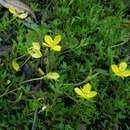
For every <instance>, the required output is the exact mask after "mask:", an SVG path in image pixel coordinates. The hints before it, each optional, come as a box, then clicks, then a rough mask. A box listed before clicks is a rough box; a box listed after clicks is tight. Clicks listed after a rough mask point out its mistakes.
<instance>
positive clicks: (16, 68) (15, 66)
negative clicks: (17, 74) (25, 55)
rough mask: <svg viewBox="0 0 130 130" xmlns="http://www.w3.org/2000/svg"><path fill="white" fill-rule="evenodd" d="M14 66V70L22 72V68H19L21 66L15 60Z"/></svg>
mask: <svg viewBox="0 0 130 130" xmlns="http://www.w3.org/2000/svg"><path fill="white" fill-rule="evenodd" d="M12 66H13V68H14V69H15V70H16V71H19V70H20V66H19V64H18V63H17V61H16V60H13V61H12Z"/></svg>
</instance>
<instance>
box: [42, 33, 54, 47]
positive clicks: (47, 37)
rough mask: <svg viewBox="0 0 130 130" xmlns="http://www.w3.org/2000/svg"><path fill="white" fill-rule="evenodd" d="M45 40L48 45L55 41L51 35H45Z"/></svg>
mask: <svg viewBox="0 0 130 130" xmlns="http://www.w3.org/2000/svg"><path fill="white" fill-rule="evenodd" d="M44 40H45V42H46V43H47V44H48V45H51V44H52V43H53V40H52V38H51V36H49V35H45V37H44Z"/></svg>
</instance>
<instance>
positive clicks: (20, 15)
mask: <svg viewBox="0 0 130 130" xmlns="http://www.w3.org/2000/svg"><path fill="white" fill-rule="evenodd" d="M27 16H28V13H22V14H17V17H19V18H20V19H25V18H26V17H27Z"/></svg>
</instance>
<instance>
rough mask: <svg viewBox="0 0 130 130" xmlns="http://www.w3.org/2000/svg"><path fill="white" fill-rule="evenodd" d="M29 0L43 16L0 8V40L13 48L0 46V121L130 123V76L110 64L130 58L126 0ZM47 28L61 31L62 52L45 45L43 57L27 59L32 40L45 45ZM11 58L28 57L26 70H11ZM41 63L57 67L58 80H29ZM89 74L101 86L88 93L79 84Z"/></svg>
mask: <svg viewBox="0 0 130 130" xmlns="http://www.w3.org/2000/svg"><path fill="white" fill-rule="evenodd" d="M25 2H26V3H27V4H28V5H30V6H31V8H32V10H33V11H35V13H36V16H37V18H38V23H35V22H33V21H32V20H31V18H27V19H26V20H20V19H14V18H13V16H12V15H11V14H10V13H9V12H8V11H7V10H5V9H3V8H2V9H0V18H1V19H0V48H1V46H4V45H9V46H11V51H10V52H7V53H4V54H2V56H1V52H0V112H1V116H0V129H10V130H20V129H23V130H30V129H32V130H33V129H39V130H48V129H51V130H79V129H81V127H82V126H85V128H86V129H90V130H113V129H117V128H118V129H124V130H128V129H130V126H129V122H130V112H129V110H130V85H129V84H130V82H129V78H125V79H121V78H120V77H117V76H115V75H114V74H113V72H112V71H111V69H110V66H111V64H112V63H116V64H118V63H120V62H121V61H126V62H127V63H128V65H129V63H130V58H129V55H130V48H129V31H130V29H129V28H130V25H129V24H127V22H128V19H127V17H126V15H125V12H124V10H125V5H123V3H122V2H120V1H118V0H109V1H108V0H102V1H100V0H69V1H68V0H57V1H56V0H46V1H44V2H43V3H42V2H40V1H38V0H27V1H25ZM46 34H49V35H51V36H52V37H55V36H56V35H58V34H60V35H61V36H62V41H61V42H60V45H61V47H62V50H61V52H54V51H51V50H50V49H48V50H49V51H48V50H47V49H46V48H45V47H44V46H42V49H41V52H42V54H43V57H42V58H40V59H34V58H32V57H31V58H30V59H29V60H27V58H28V57H29V55H28V52H27V49H28V48H30V47H31V45H32V42H39V43H40V45H42V42H43V41H44V36H45V35H46ZM21 56H22V57H21ZM13 59H17V62H18V63H19V64H20V65H23V66H22V67H21V71H19V72H15V71H14V70H13V68H12V65H11V64H12V60H13ZM26 60H27V61H26ZM25 61H26V63H24V62H25ZM23 63H24V64H23ZM39 67H40V68H42V70H43V71H44V72H45V73H48V72H52V71H56V72H58V73H59V74H60V78H59V80H58V81H50V80H43V79H42V80H36V81H35V80H34V81H32V82H25V81H29V80H30V79H35V78H39V77H40V76H41V75H40V74H39V72H38V68H39ZM87 82H89V83H91V84H92V89H93V90H95V91H97V93H98V94H97V96H96V97H94V98H92V99H91V100H89V101H87V100H84V99H82V98H80V97H78V95H76V93H75V92H74V88H75V87H77V86H81V87H82V86H83V85H84V84H85V83H87ZM80 84H81V85H80Z"/></svg>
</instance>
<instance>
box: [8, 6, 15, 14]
mask: <svg viewBox="0 0 130 130" xmlns="http://www.w3.org/2000/svg"><path fill="white" fill-rule="evenodd" d="M9 12H10V13H12V14H14V15H17V12H16V9H15V8H14V7H13V6H9Z"/></svg>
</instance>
